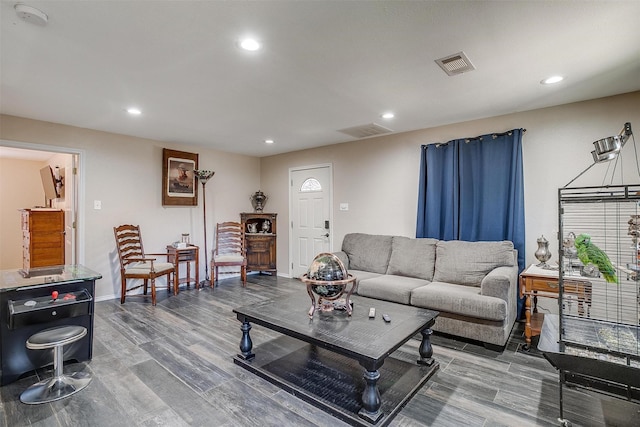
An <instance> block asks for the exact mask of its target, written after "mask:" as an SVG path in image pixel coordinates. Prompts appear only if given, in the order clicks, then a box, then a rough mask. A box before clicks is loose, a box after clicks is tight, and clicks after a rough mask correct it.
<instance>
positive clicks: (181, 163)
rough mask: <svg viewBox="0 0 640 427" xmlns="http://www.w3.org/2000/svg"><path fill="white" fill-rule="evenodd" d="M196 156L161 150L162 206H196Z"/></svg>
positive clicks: (166, 149)
mask: <svg viewBox="0 0 640 427" xmlns="http://www.w3.org/2000/svg"><path fill="white" fill-rule="evenodd" d="M195 169H198V155H197V154H194V153H186V152H184V151H176V150H169V149H168V148H163V149H162V205H163V206H198V186H197V183H196V176H195V174H194V173H193V171H194V170H195Z"/></svg>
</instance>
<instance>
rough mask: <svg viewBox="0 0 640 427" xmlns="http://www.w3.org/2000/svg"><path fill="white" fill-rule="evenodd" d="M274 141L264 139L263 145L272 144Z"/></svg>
mask: <svg viewBox="0 0 640 427" xmlns="http://www.w3.org/2000/svg"><path fill="white" fill-rule="evenodd" d="M274 142H275V141H274V140H273V139H265V140H264V143H265V144H273V143H274Z"/></svg>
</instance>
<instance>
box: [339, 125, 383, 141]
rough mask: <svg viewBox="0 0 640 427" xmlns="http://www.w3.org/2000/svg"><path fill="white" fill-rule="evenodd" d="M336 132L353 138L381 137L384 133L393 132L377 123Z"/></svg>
mask: <svg viewBox="0 0 640 427" xmlns="http://www.w3.org/2000/svg"><path fill="white" fill-rule="evenodd" d="M338 132H342V133H346V134H347V135H349V136H352V137H354V138H367V137H369V136H377V135H383V134H385V133H390V132H393V131H392V130H391V129H387V128H386V127H384V126H380V125H379V124H377V123H371V124H369V125H362V126H355V127H352V128H346V129H340V130H339V131H338Z"/></svg>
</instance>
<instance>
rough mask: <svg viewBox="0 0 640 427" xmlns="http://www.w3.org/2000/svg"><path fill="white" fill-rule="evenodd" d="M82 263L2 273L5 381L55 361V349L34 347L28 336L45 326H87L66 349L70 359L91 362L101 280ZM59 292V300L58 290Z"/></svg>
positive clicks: (0, 380) (0, 337)
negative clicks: (97, 287) (97, 285)
mask: <svg viewBox="0 0 640 427" xmlns="http://www.w3.org/2000/svg"><path fill="white" fill-rule="evenodd" d="M100 278H102V275H101V274H100V273H96V272H95V271H92V270H90V269H88V268H86V267H83V266H81V265H63V266H56V267H42V268H32V269H30V270H29V272H28V274H25V272H24V271H20V270H1V271H0V345H1V347H2V349H1V350H0V367H1V369H2V374H1V376H0V384H2V385H5V384H9V383H11V382H13V381H15V380H17V379H18V378H19V377H20V376H21V375H23V374H24V373H27V372H30V371H33V370H35V369H38V368H40V367H43V366H46V365H49V364H51V361H52V360H51V351H50V350H28V349H27V348H26V346H25V343H26V341H27V339H28V338H29V337H30V336H31V335H33V334H35V333H36V332H40V331H42V330H44V329H48V328H53V327H57V326H64V325H78V326H84V327H85V328H87V335H86V336H85V337H84V338H82V339H81V340H79V341H76V342H74V343H72V344H70V345H68V346H66V347H65V350H64V353H65V359H67V360H68V359H75V360H77V361H78V362H81V361H85V360H91V356H92V352H93V309H94V300H93V296H94V292H95V281H96V279H100ZM54 291H57V298H55V299H54V298H53V297H54V296H56V294H54V293H53V292H54Z"/></svg>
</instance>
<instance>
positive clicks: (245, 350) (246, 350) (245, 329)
mask: <svg viewBox="0 0 640 427" xmlns="http://www.w3.org/2000/svg"><path fill="white" fill-rule="evenodd" d="M240 329H241V330H242V338H241V339H240V351H241V352H242V353H241V354H239V355H238V356H239V357H241V358H242V359H244V360H252V359H253V358H254V357H256V355H255V354H253V353H251V349H252V348H253V342H252V341H251V336H249V331H250V330H251V324H250V323H249V322H248V321H247V320H243V321H242V326H241V327H240Z"/></svg>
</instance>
